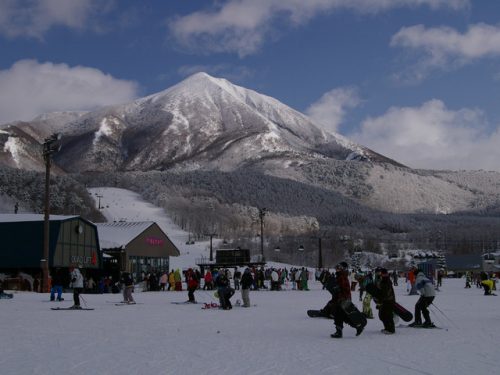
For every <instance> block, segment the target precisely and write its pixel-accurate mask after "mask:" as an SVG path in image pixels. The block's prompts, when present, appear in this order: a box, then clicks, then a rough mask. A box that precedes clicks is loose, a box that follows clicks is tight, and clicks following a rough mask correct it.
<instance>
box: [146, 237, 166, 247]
mask: <svg viewBox="0 0 500 375" xmlns="http://www.w3.org/2000/svg"><path fill="white" fill-rule="evenodd" d="M146 243H147V244H148V245H150V246H163V244H164V243H165V241H164V240H162V239H160V238H156V237H146Z"/></svg>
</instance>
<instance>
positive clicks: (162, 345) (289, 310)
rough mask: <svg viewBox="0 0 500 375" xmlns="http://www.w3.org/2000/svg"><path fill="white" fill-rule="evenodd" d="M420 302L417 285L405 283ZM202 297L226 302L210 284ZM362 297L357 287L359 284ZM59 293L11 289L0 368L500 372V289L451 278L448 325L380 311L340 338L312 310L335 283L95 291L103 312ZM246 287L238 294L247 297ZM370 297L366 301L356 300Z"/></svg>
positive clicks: (0, 306) (91, 300)
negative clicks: (225, 305)
mask: <svg viewBox="0 0 500 375" xmlns="http://www.w3.org/2000/svg"><path fill="white" fill-rule="evenodd" d="M396 294H397V299H398V301H399V302H400V303H402V304H403V305H404V306H406V307H408V308H410V307H412V306H413V305H414V303H415V302H416V299H417V297H416V296H408V295H406V290H405V289H404V287H401V286H400V287H397V288H396ZM195 296H196V298H197V299H198V301H200V302H210V301H214V298H213V296H212V294H211V293H209V292H203V291H198V292H196V294H195ZM355 296H357V292H356V294H355ZM64 297H65V299H66V301H64V302H61V303H57V302H46V301H47V300H48V295H42V294H35V293H17V294H15V296H14V299H12V300H0V321H1V322H2V339H1V341H0V373H1V374H3V375H10V374H12V375H14V374H15V375H21V374H37V375H41V374H47V375H49V374H72V375H76V374H117V375H118V374H119V375H122V374H187V373H189V374H228V375H229V374H231V375H234V374H288V375H290V374H301V375H304V374H363V373H369V374H374V375H377V374H469V375H470V374H497V373H498V369H499V362H498V357H499V354H500V351H499V349H498V337H499V334H500V297H494V296H493V297H485V296H483V295H482V292H481V291H480V290H479V289H476V288H472V289H464V288H463V282H462V281H461V280H445V281H444V286H443V288H442V291H441V292H439V293H438V296H437V298H436V301H435V302H436V305H437V306H438V307H439V308H440V309H441V310H442V311H443V312H444V314H446V316H447V317H448V319H447V318H445V317H444V316H443V315H442V314H441V313H440V312H438V311H437V310H436V309H435V308H433V309H432V311H433V314H432V315H431V316H432V318H433V320H434V321H435V323H436V325H438V326H440V327H443V328H445V329H439V330H437V329H432V330H426V329H413V328H397V329H396V334H395V335H393V336H386V335H384V334H382V333H380V330H381V329H382V324H381V322H380V321H379V320H378V319H373V320H369V322H368V325H367V327H366V328H365V331H364V332H363V333H362V335H361V336H359V337H355V335H354V333H355V332H354V329H352V328H350V327H346V328H344V338H343V339H340V340H339V339H332V338H330V333H332V332H333V331H334V329H333V321H331V320H328V319H323V318H316V319H312V318H308V317H307V315H306V310H307V309H309V308H320V307H322V306H323V304H324V303H325V302H326V300H327V299H328V293H327V292H325V291H322V290H321V289H320V287H319V285H318V284H316V283H312V290H310V291H304V292H300V291H292V290H288V291H279V292H270V291H258V292H251V294H250V297H251V302H252V304H256V306H253V307H251V308H248V309H245V308H236V307H235V308H233V310H229V311H223V310H218V309H213V310H202V309H201V305H200V304H197V305H175V304H171V303H170V302H172V301H185V300H186V299H187V293H186V292H142V293H134V297H135V299H136V301H137V302H140V303H141V304H138V305H134V306H115V305H114V304H113V303H108V301H111V302H113V301H119V300H120V295H119V294H105V295H84V296H83V298H84V299H85V301H86V303H87V305H88V306H91V307H93V308H95V310H93V311H51V310H50V307H52V306H69V305H70V304H71V302H70V301H71V294H65V295H64ZM239 298H240V296H239V293H238V292H237V294H236V295H235V296H234V297H233V302H234V300H236V299H239ZM356 303H357V304H358V305H359V302H357V301H356Z"/></svg>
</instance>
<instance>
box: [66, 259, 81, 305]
mask: <svg viewBox="0 0 500 375" xmlns="http://www.w3.org/2000/svg"><path fill="white" fill-rule="evenodd" d="M69 271H70V280H71V284H70V287H71V288H73V302H74V305H73V306H71V307H70V309H77V310H79V309H81V308H82V307H81V306H80V292H81V291H82V289H83V276H82V274H81V272H80V269H79V266H76V267H75V266H70V267H69Z"/></svg>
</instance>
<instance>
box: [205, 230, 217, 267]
mask: <svg viewBox="0 0 500 375" xmlns="http://www.w3.org/2000/svg"><path fill="white" fill-rule="evenodd" d="M205 236H208V237H210V261H213V260H214V254H213V247H212V238H213V237H214V236H217V233H205Z"/></svg>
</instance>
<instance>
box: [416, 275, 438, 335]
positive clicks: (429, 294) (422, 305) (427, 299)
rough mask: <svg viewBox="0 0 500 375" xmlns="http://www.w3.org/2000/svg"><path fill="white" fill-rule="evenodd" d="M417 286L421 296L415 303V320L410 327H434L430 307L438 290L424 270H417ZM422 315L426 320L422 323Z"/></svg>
mask: <svg viewBox="0 0 500 375" xmlns="http://www.w3.org/2000/svg"><path fill="white" fill-rule="evenodd" d="M415 273H416V279H415V286H416V288H417V291H418V292H419V293H420V298H419V299H418V301H417V303H416V304H415V321H414V322H413V323H411V324H410V327H423V328H432V327H434V323H432V321H431V316H430V314H429V309H428V307H429V306H430V304H431V303H432V302H433V301H434V297H435V296H436V292H435V290H434V285H432V281H431V280H430V279H429V278H427V277H426V276H425V274H424V272H423V271H421V270H416V272H415ZM422 315H423V316H424V322H423V323H422Z"/></svg>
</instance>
